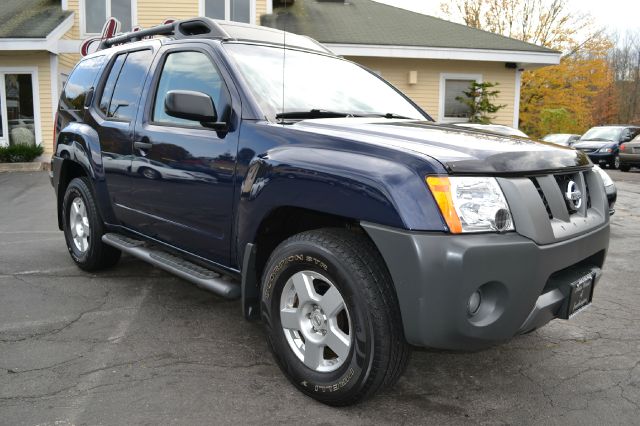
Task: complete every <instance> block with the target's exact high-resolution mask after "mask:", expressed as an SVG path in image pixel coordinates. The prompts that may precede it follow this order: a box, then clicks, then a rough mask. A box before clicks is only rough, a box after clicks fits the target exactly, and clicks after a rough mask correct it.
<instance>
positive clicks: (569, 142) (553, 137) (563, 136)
mask: <svg viewBox="0 0 640 426" xmlns="http://www.w3.org/2000/svg"><path fill="white" fill-rule="evenodd" d="M579 139H580V135H576V134H573V133H551V134H549V135H547V136H545V137H543V138H542V140H543V141H545V142H551V143H555V144H556V145H562V146H573V144H574V143H576V142H577V141H578V140H579Z"/></svg>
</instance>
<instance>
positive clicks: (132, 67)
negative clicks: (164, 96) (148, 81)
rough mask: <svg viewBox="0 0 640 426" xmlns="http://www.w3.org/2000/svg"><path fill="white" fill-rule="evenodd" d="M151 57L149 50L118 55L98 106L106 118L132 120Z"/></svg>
mask: <svg viewBox="0 0 640 426" xmlns="http://www.w3.org/2000/svg"><path fill="white" fill-rule="evenodd" d="M152 58H153V53H152V52H151V51H150V50H138V51H135V52H129V53H123V54H120V55H118V57H117V58H116V60H115V61H114V63H113V66H112V67H111V71H110V72H109V77H108V78H107V82H106V84H105V87H104V90H103V91H102V96H101V98H100V105H99V108H100V110H101V111H102V112H103V113H104V114H105V115H106V116H107V117H108V118H113V119H117V120H123V121H131V120H133V118H134V117H135V115H136V109H137V108H138V101H139V100H140V94H141V92H142V86H143V84H144V78H145V76H146V75H147V70H148V69H149V64H150V63H151V59H152Z"/></svg>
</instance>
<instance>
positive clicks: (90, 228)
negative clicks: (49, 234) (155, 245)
mask: <svg viewBox="0 0 640 426" xmlns="http://www.w3.org/2000/svg"><path fill="white" fill-rule="evenodd" d="M89 185H90V184H89V180H88V179H87V178H85V177H80V178H75V179H73V180H72V181H71V182H70V183H69V186H68V187H67V190H66V192H65V195H64V200H63V205H62V212H63V215H64V216H63V223H64V237H65V240H66V242H67V248H68V249H69V253H70V254H71V258H72V259H73V261H74V262H75V263H76V265H78V266H79V267H80V268H81V269H84V270H85V271H97V270H99V269H104V268H108V267H110V266H113V265H115V264H116V263H117V262H118V260H119V259H120V255H121V252H120V250H117V249H115V248H113V247H111V246H108V245H106V244H104V243H103V242H102V235H103V234H104V225H103V223H102V218H101V217H100V215H99V213H98V208H97V205H96V202H95V199H94V197H93V193H92V192H91V189H90V186H89Z"/></svg>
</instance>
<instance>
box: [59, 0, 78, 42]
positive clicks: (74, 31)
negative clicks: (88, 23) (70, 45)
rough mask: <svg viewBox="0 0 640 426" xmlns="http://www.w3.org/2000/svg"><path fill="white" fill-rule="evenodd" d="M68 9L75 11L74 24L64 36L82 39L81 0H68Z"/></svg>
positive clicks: (67, 38) (68, 38) (71, 38)
mask: <svg viewBox="0 0 640 426" xmlns="http://www.w3.org/2000/svg"><path fill="white" fill-rule="evenodd" d="M67 4H68V6H67V10H71V11H73V26H72V27H71V29H70V30H69V31H67V32H66V33H65V35H64V36H62V38H63V39H65V40H79V39H80V3H79V0H67Z"/></svg>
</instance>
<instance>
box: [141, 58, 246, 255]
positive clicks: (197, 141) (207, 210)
mask: <svg viewBox="0 0 640 426" xmlns="http://www.w3.org/2000/svg"><path fill="white" fill-rule="evenodd" d="M155 69H156V71H155V75H154V79H153V80H152V81H151V83H150V87H149V89H148V90H147V92H148V95H147V98H148V101H147V104H146V108H145V110H144V112H143V113H140V114H138V115H139V119H138V120H137V122H136V128H135V135H134V147H133V162H132V164H131V180H130V182H131V183H130V188H131V196H132V199H133V200H134V204H133V207H134V209H135V213H134V217H133V219H134V222H133V223H132V226H133V227H134V229H135V230H136V231H138V232H141V233H143V234H145V235H148V236H151V237H154V238H156V239H159V240H161V241H163V242H165V243H168V244H170V245H172V246H174V247H177V248H179V249H183V250H186V251H189V252H191V253H194V254H196V255H198V256H201V257H203V258H206V259H209V260H212V261H214V262H218V263H223V264H226V263H228V261H229V249H230V232H231V212H232V202H233V175H234V172H235V160H236V151H237V142H238V135H237V133H238V132H237V131H236V130H233V129H232V130H230V131H228V132H224V133H223V132H216V131H215V130H213V129H210V128H207V127H205V126H203V125H202V124H201V123H199V122H196V121H189V120H185V119H181V118H176V117H171V116H169V115H168V114H167V113H166V112H165V109H164V101H165V97H166V94H167V92H168V91H170V90H192V91H198V92H202V93H205V94H207V95H209V96H211V98H212V99H213V101H214V105H215V106H216V109H217V110H218V111H219V113H222V112H223V111H225V110H226V109H227V108H231V105H230V104H231V97H230V95H229V92H228V89H227V86H226V85H225V82H224V80H223V78H222V76H221V75H220V73H219V71H218V68H217V67H216V65H215V62H214V61H213V60H212V57H211V55H210V54H209V53H208V52H207V50H206V49H205V48H203V49H199V48H189V50H185V49H184V48H181V49H180V48H173V49H172V48H170V47H169V48H165V50H164V51H163V52H162V53H161V54H160V55H158V58H157V60H156V64H155Z"/></svg>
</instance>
